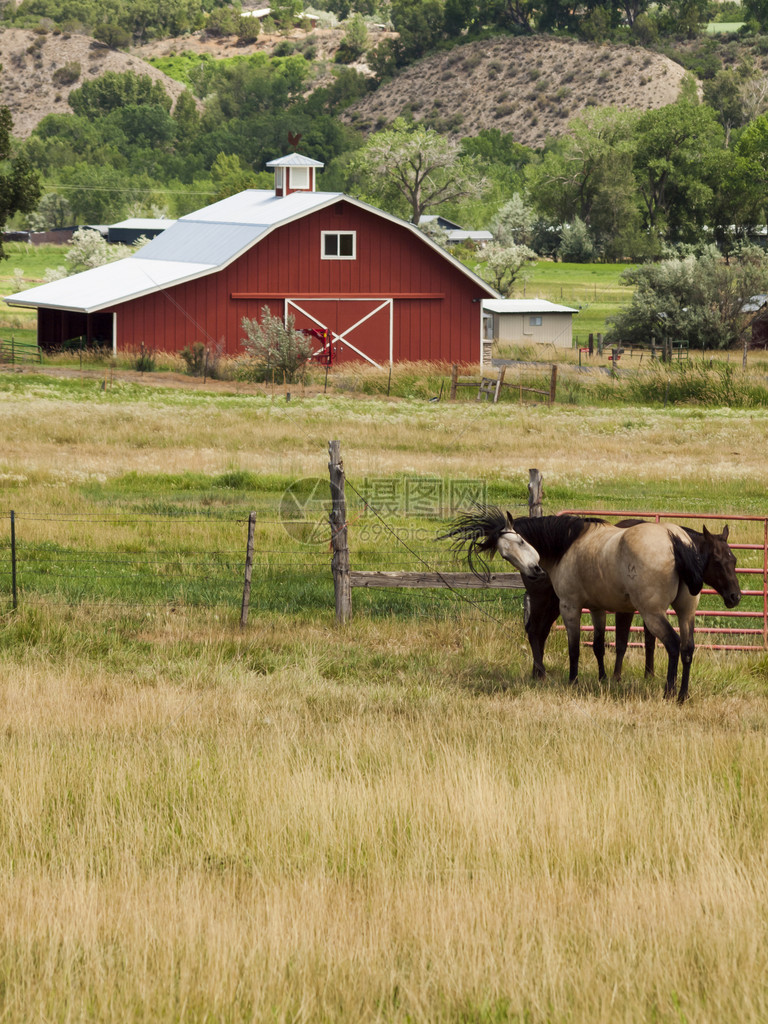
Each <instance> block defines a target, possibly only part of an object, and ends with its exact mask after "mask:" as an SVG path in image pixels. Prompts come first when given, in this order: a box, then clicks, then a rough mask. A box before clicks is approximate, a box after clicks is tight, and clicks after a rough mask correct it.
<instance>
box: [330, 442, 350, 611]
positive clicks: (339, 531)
mask: <svg viewBox="0 0 768 1024" xmlns="http://www.w3.org/2000/svg"><path fill="white" fill-rule="evenodd" d="M328 454H329V456H330V461H329V462H328V472H329V473H330V475H331V511H330V513H329V515H328V521H329V523H330V524H331V548H332V550H333V557H332V559H331V569H332V571H333V591H334V595H335V597H336V621H337V622H339V623H342V624H343V623H345V622H347V621H349V617H350V615H351V614H352V585H351V582H350V577H349V547H348V546H347V499H346V496H345V493H344V463H343V462H342V461H341V442H340V441H329V442H328Z"/></svg>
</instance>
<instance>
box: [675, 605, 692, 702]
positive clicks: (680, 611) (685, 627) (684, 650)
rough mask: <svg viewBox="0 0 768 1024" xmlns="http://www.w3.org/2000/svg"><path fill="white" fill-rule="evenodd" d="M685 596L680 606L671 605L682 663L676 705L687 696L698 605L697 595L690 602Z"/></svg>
mask: <svg viewBox="0 0 768 1024" xmlns="http://www.w3.org/2000/svg"><path fill="white" fill-rule="evenodd" d="M686 589H687V588H686ZM685 596H686V597H688V600H684V601H683V604H682V606H677V607H676V604H677V602H675V603H674V604H673V605H672V607H673V608H674V609H675V611H676V612H677V621H678V624H679V627H680V660H681V661H682V663H683V669H682V674H681V678H680V690H679V692H678V694H677V702H678V704H682V703H683V702H684V701H685V699H686V698H687V696H688V680H689V678H690V674H691V664H692V662H693V651H694V646H695V645H694V641H693V628H694V614H695V611H696V606H697V605H698V603H699V599H698V595H697V596H696V597H695V598H693V599H692V600H691V599H690V597H689V595H687V594H686V595H685ZM691 604H692V607H691Z"/></svg>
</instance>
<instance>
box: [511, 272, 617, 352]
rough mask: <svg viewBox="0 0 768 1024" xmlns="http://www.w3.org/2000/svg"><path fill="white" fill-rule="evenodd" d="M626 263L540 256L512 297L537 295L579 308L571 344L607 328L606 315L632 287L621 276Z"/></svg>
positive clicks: (615, 310)
mask: <svg viewBox="0 0 768 1024" xmlns="http://www.w3.org/2000/svg"><path fill="white" fill-rule="evenodd" d="M626 269H627V265H621V264H613V263H606V264H602V263H600V264H597V263H596V264H588V265H586V264H583V263H552V262H550V261H547V260H540V261H539V262H538V263H537V264H536V266H535V267H534V268H533V270H532V271H531V275H530V277H529V278H528V280H527V281H526V282H525V283H524V284H519V285H517V286H516V287H515V290H514V295H513V297H514V298H525V297H528V298H534V297H535V298H540V299H548V300H549V301H550V302H558V303H560V304H561V305H564V306H571V307H573V308H574V309H578V310H579V313H578V314H577V315H576V316H575V317H574V319H573V335H574V345H575V346H578V345H579V343H581V344H586V342H587V339H588V337H589V335H590V334H595V335H597V334H598V332H599V333H604V332H605V330H606V326H607V325H606V317H608V316H611V315H612V314H615V313H617V312H618V310H619V308H620V307H621V306H622V305H626V304H627V303H628V302H629V301H630V300H631V298H632V293H633V291H634V289H633V288H631V287H629V286H627V285H623V284H622V283H621V281H620V279H619V278H620V276H621V274H622V272H623V271H624V270H626Z"/></svg>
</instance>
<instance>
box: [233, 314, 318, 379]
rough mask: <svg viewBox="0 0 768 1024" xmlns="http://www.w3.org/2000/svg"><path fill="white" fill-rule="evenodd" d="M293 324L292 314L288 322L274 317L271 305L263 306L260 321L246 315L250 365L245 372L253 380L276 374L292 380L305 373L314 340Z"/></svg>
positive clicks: (245, 340)
mask: <svg viewBox="0 0 768 1024" xmlns="http://www.w3.org/2000/svg"><path fill="white" fill-rule="evenodd" d="M294 323H295V321H294V318H293V317H292V316H289V317H288V319H287V322H286V323H285V324H284V323H283V322H282V320H281V319H280V317H277V316H272V314H271V313H270V311H269V306H264V307H263V308H262V310H261V321H258V320H251V319H249V318H248V317H246V316H244V317H243V319H242V321H241V325H242V328H243V333H244V335H245V337H244V339H243V346H244V348H245V351H246V353H247V357H248V364H249V365H248V366H247V367H246V370H245V372H246V375H247V376H248V377H249V378H250V379H251V380H257V381H268V380H270V379H272V378H273V377H274V378H276V379H277V380H279V381H282V380H285V381H286V382H287V383H292V382H293V381H295V380H296V379H297V378H298V377H299V376H300V375H301V374H302V373H303V371H304V368H305V366H306V363H307V360H308V359H309V357H310V356H311V354H312V342H311V341H310V339H309V338H308V337H307V336H306V335H305V334H304V333H303V331H299V330H296V328H295V326H294Z"/></svg>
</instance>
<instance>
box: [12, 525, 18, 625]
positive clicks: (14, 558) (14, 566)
mask: <svg viewBox="0 0 768 1024" xmlns="http://www.w3.org/2000/svg"><path fill="white" fill-rule="evenodd" d="M11 593H12V595H13V607H14V609H15V608H16V607H17V605H18V596H17V593H16V513H15V512H14V511H13V509H11Z"/></svg>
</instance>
